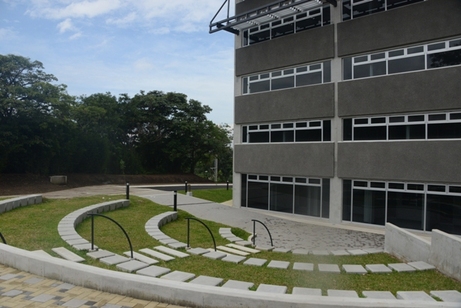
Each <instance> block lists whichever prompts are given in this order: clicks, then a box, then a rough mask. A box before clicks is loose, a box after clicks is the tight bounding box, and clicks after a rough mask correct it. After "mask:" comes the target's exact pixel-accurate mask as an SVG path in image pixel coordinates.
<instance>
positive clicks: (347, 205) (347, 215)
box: [343, 180, 352, 221]
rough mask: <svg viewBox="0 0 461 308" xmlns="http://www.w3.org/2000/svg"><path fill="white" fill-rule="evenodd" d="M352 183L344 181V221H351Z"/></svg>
mask: <svg viewBox="0 0 461 308" xmlns="http://www.w3.org/2000/svg"><path fill="white" fill-rule="evenodd" d="M351 197H352V181H351V180H343V220H346V221H351V204H352V198H351Z"/></svg>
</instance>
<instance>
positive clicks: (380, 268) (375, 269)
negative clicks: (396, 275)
mask: <svg viewBox="0 0 461 308" xmlns="http://www.w3.org/2000/svg"><path fill="white" fill-rule="evenodd" d="M365 268H366V269H367V270H368V271H370V272H372V273H392V269H390V268H389V267H387V266H386V265H384V264H367V265H365Z"/></svg>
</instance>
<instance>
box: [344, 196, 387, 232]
mask: <svg viewBox="0 0 461 308" xmlns="http://www.w3.org/2000/svg"><path fill="white" fill-rule="evenodd" d="M385 209H386V192H385V191H373V190H362V189H354V190H353V209H352V220H353V221H355V222H364V223H369V224H375V225H384V221H385Z"/></svg>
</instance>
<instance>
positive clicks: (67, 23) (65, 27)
mask: <svg viewBox="0 0 461 308" xmlns="http://www.w3.org/2000/svg"><path fill="white" fill-rule="evenodd" d="M56 27H57V28H58V30H59V33H64V32H66V31H73V30H75V27H74V25H73V24H72V20H71V19H70V18H66V19H65V20H64V21H62V22H60V23H59V24H58V25H57V26H56Z"/></svg>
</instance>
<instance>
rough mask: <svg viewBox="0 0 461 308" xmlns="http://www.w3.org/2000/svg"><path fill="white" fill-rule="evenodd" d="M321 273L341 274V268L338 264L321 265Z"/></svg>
mask: <svg viewBox="0 0 461 308" xmlns="http://www.w3.org/2000/svg"><path fill="white" fill-rule="evenodd" d="M318 267H319V272H324V273H338V274H339V273H340V272H341V271H340V270H339V266H338V265H337V264H319V265H318Z"/></svg>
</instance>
